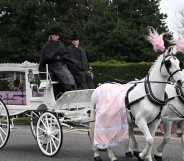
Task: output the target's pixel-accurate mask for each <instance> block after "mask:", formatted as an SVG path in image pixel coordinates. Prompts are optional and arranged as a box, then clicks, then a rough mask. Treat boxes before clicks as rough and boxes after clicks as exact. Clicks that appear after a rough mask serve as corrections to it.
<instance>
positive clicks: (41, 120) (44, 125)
mask: <svg viewBox="0 0 184 161" xmlns="http://www.w3.org/2000/svg"><path fill="white" fill-rule="evenodd" d="M40 121H41V122H42V124H43V126H44V127H45V129H47V126H46V125H45V123H44V122H43V120H40Z"/></svg>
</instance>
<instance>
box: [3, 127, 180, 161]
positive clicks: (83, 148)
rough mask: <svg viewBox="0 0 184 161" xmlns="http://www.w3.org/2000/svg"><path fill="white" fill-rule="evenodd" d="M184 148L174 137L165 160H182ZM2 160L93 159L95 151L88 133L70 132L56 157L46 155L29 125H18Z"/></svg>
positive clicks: (86, 160) (126, 160)
mask: <svg viewBox="0 0 184 161" xmlns="http://www.w3.org/2000/svg"><path fill="white" fill-rule="evenodd" d="M137 139H138V142H139V143H140V145H141V146H140V148H143V146H144V143H145V142H144V139H143V138H142V137H141V136H138V137H137ZM159 142H160V137H156V139H155V144H156V145H157V144H158V143H159ZM115 152H116V154H117V156H118V160H119V161H136V160H137V159H135V158H134V159H125V158H124V157H122V156H123V155H124V152H122V151H121V150H120V148H116V149H115ZM181 154H182V148H181V145H180V140H179V139H172V141H171V143H169V144H167V146H166V148H165V150H164V154H163V161H181V160H182V159H181ZM102 157H103V160H104V161H108V158H107V155H106V153H102ZM0 161H93V153H92V150H91V145H90V142H89V139H88V136H87V134H85V133H80V132H78V133H70V134H65V135H64V140H63V146H62V147H61V150H60V151H59V153H58V154H57V155H56V156H54V157H51V158H49V157H46V156H44V155H43V154H42V153H41V151H40V150H39V148H38V146H37V143H36V141H35V140H34V138H33V136H32V134H31V131H30V128H29V126H17V127H16V129H15V130H13V131H11V135H10V138H9V141H8V143H7V145H6V146H5V147H4V148H3V149H1V150H0Z"/></svg>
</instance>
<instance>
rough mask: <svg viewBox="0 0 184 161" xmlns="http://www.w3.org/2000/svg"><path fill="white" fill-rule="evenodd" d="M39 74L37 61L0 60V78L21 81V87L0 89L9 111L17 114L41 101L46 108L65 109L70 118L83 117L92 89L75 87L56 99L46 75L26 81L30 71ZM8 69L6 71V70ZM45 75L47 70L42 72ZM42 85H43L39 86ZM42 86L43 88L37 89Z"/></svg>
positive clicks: (53, 109)
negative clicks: (19, 62) (5, 61)
mask: <svg viewBox="0 0 184 161" xmlns="http://www.w3.org/2000/svg"><path fill="white" fill-rule="evenodd" d="M30 70H31V71H32V73H33V75H34V76H37V77H38V74H39V71H38V64H37V63H30V62H27V61H25V62H24V63H21V64H18V63H4V64H0V81H2V80H4V81H7V83H8V84H13V82H16V80H17V78H18V81H20V82H22V86H23V87H21V88H17V87H16V88H15V87H13V88H15V89H11V90H10V89H8V90H3V91H2V90H1V89H0V96H1V98H2V100H3V101H4V103H5V104H6V105H7V108H8V111H9V114H10V115H18V114H21V113H24V112H26V111H32V110H38V108H39V107H40V105H43V104H44V105H46V107H47V109H48V110H49V111H53V112H56V113H64V114H65V116H66V117H68V118H69V119H70V120H72V121H74V120H76V121H77V120H78V121H80V119H81V120H86V119H87V111H88V110H90V97H91V94H92V92H93V89H85V90H75V91H67V92H65V93H64V94H63V95H62V96H61V97H60V98H59V99H58V100H57V101H56V100H55V97H54V93H53V84H54V83H56V82H52V81H51V80H50V79H49V77H48V76H46V79H45V80H39V81H40V85H39V86H38V84H36V83H33V82H30V81H29V71H30ZM7 73H9V74H7ZM45 74H46V75H48V73H45ZM41 86H42V87H41ZM40 89H42V91H41V90H40Z"/></svg>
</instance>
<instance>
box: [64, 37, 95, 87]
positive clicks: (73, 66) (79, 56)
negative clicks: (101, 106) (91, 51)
mask: <svg viewBox="0 0 184 161" xmlns="http://www.w3.org/2000/svg"><path fill="white" fill-rule="evenodd" d="M68 54H69V58H68V59H69V61H68V62H67V64H68V68H69V69H70V71H71V73H72V74H73V76H74V78H75V81H76V84H77V88H78V89H87V88H95V86H94V83H93V81H92V78H91V77H90V74H89V72H88V68H89V64H88V59H87V55H86V52H85V51H84V50H83V49H82V48H81V47H80V40H79V36H78V35H77V34H73V35H72V37H71V46H69V48H68Z"/></svg>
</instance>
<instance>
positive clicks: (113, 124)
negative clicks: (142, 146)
mask: <svg viewBox="0 0 184 161" xmlns="http://www.w3.org/2000/svg"><path fill="white" fill-rule="evenodd" d="M130 86H131V85H127V84H126V85H121V84H110V83H107V84H103V85H101V86H100V87H98V88H97V89H96V90H95V92H96V93H95V94H96V122H95V132H94V144H95V145H96V146H97V147H98V148H100V149H104V148H107V147H110V146H115V145H117V144H118V143H122V142H125V141H127V140H128V123H127V115H126V108H125V103H124V98H125V95H126V92H127V90H128V88H129V87H130Z"/></svg>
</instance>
